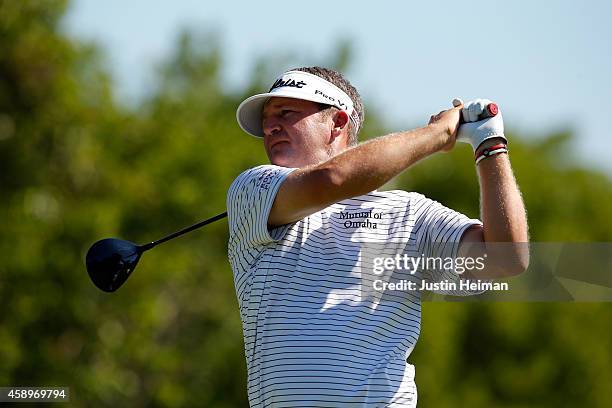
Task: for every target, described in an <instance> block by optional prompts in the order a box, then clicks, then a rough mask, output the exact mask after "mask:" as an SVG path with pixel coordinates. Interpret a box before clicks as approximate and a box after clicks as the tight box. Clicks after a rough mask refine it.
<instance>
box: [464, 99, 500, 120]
mask: <svg viewBox="0 0 612 408" xmlns="http://www.w3.org/2000/svg"><path fill="white" fill-rule="evenodd" d="M498 113H499V108H498V107H497V104H496V103H493V102H491V103H489V104H487V105H486V106H485V108H484V110H483V111H482V113H481V114H480V115H478V119H477V120H476V122H478V121H480V120H485V119H487V118H492V117H493V116H495V115H497V114H498ZM459 123H460V124H461V123H465V120H463V115H459Z"/></svg>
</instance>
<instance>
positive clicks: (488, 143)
mask: <svg viewBox="0 0 612 408" xmlns="http://www.w3.org/2000/svg"><path fill="white" fill-rule="evenodd" d="M500 143H503V144H506V141H505V140H504V139H503V138H501V137H494V138H492V139H487V140H485V141H484V142H482V143H481V144H480V146H478V148H477V149H476V151H475V152H474V153H475V155H476V156H478V155H480V154H481V153H482V151H483V150H485V149H488V148H490V147H492V146H495V145H498V144H500Z"/></svg>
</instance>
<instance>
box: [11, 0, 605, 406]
mask: <svg viewBox="0 0 612 408" xmlns="http://www.w3.org/2000/svg"><path fill="white" fill-rule="evenodd" d="M67 7H68V4H67V2H66V1H60V0H44V1H42V0H39V1H36V0H31V1H10V0H2V1H0V165H1V168H0V198H1V199H0V226H1V228H0V259H1V262H0V310H2V314H1V315H0V385H2V386H9V385H20V386H26V385H31V386H35V385H41V386H42V385H55V386H61V385H67V386H69V387H70V388H71V392H72V405H73V406H78V407H85V406H138V407H145V406H146V407H155V406H164V407H166V406H167V407H181V406H206V407H240V406H247V397H246V367H245V361H244V351H243V343H242V329H241V324H240V317H239V313H238V305H237V301H236V298H235V293H234V287H233V281H232V274H231V270H230V267H229V264H228V262H227V259H226V242H227V226H226V223H225V221H222V222H218V223H216V224H213V225H210V226H208V227H206V229H205V230H202V231H199V232H197V233H193V234H190V235H189V236H186V237H183V238H181V239H178V240H176V241H174V242H169V243H167V244H165V245H164V248H160V249H158V250H156V251H152V252H150V253H147V255H146V257H145V258H144V259H143V260H142V261H141V263H140V265H139V267H138V270H137V272H136V274H135V276H134V277H133V278H132V279H130V281H129V282H128V283H127V284H126V285H125V286H124V287H123V288H121V290H119V291H118V292H117V293H115V294H105V293H101V292H99V291H98V290H97V289H96V288H95V287H94V286H93V285H92V284H91V283H90V281H89V279H88V277H87V274H86V271H85V269H84V266H83V257H84V254H85V252H86V250H87V248H88V247H89V245H90V244H91V243H92V242H94V241H95V240H97V239H99V238H102V237H107V236H117V237H122V238H126V239H130V240H133V241H135V242H146V241H149V240H151V239H154V238H157V237H160V236H162V235H165V234H166V233H169V232H171V231H174V230H176V229H178V228H179V227H182V226H185V225H188V224H191V223H193V222H195V221H197V220H200V219H202V218H206V217H208V216H211V215H214V214H217V213H219V212H222V211H223V210H224V208H225V193H226V189H227V187H228V186H229V185H230V183H231V182H232V180H233V179H234V177H235V176H236V175H237V174H239V173H240V172H241V171H242V170H243V169H245V168H247V167H249V166H253V165H257V164H261V163H265V162H266V157H265V154H264V152H263V149H261V146H260V142H259V141H257V140H255V139H254V138H250V137H247V136H245V135H244V134H243V133H242V132H241V131H240V129H239V128H238V126H237V125H236V121H235V108H236V106H237V105H238V103H239V102H240V101H241V100H242V98H243V97H245V96H246V95H248V94H250V93H251V92H253V91H255V90H256V91H259V90H261V89H263V88H265V87H266V85H267V84H268V82H269V80H270V78H271V77H273V75H274V74H276V73H277V72H276V71H277V67H276V66H274V64H273V63H267V64H266V63H264V62H261V63H260V64H259V65H258V67H257V68H256V69H255V70H254V72H253V73H252V81H251V84H250V85H249V86H247V87H246V88H245V89H244V90H243V92H240V93H229V92H227V91H225V90H224V89H223V87H222V85H221V81H220V73H221V72H222V70H223V59H222V57H223V56H222V53H221V50H220V47H219V43H218V41H217V40H216V39H215V37H214V36H197V35H193V34H190V33H189V32H186V33H185V34H183V35H182V36H181V37H180V38H179V39H178V40H177V44H176V48H175V52H174V54H173V55H170V56H169V57H168V60H167V61H166V63H165V64H164V65H163V67H161V69H160V70H159V80H158V86H157V87H156V89H153V90H151V92H150V94H149V96H148V97H147V98H146V99H145V100H143V101H142V102H141V103H139V104H138V105H137V106H135V107H126V106H124V105H122V104H121V103H119V102H118V101H117V100H116V99H115V97H114V95H113V82H112V79H111V78H110V76H109V74H108V73H107V72H106V70H105V68H104V58H103V56H102V55H101V54H100V53H99V51H98V50H97V49H96V46H95V45H93V44H84V43H81V42H79V41H77V40H75V39H72V38H68V37H67V36H65V35H63V34H62V33H61V31H60V29H59V23H60V22H61V18H62V15H63V14H64V12H65V11H66V8H67ZM338 47H339V51H341V52H338V55H340V57H339V58H338V59H337V60H336V61H329V62H328V63H327V65H332V66H338V67H342V68H345V67H347V64H350V45H349V44H339V45H338ZM509 127H510V129H512V124H509ZM384 131H385V126H384V124H383V123H382V122H381V120H380V118H378V117H377V115H376V113H375V109H369V110H368V117H367V119H366V127H365V129H364V137H365V138H367V137H372V136H377V135H380V134H382V133H383V132H384ZM571 137H572V135H571V133H570V132H566V133H558V134H551V135H550V136H549V137H547V138H545V139H538V140H537V141H528V139H526V138H525V137H521V135H515V134H512V133H511V134H510V140H511V141H512V143H511V149H512V151H511V157H512V162H513V165H514V168H515V170H516V176H517V178H518V181H519V184H520V185H521V189H522V191H523V195H524V197H525V201H526V204H527V208H528V211H529V221H530V229H531V236H532V238H533V240H537V241H610V240H611V235H612V233H611V231H612V220H611V219H610V217H609V214H610V208H611V204H612V182H611V181H610V179H609V178H608V177H607V176H606V175H605V174H601V173H597V172H594V171H591V170H586V169H584V168H581V167H580V166H579V165H576V164H573V163H575V161H574V160H573V158H572V152H571V151H569V150H568V147H567V146H568V140H570V139H571ZM470 153H471V152H470V151H469V148H468V147H467V146H460V147H459V148H457V149H455V150H454V151H453V152H452V153H448V154H440V155H437V156H435V157H432V158H430V159H428V160H425V161H424V162H423V163H420V164H418V165H417V166H415V167H414V168H412V169H410V170H409V171H407V172H405V173H404V174H402V175H401V176H400V177H398V178H397V179H396V180H394V181H393V182H392V184H391V185H390V186H389V188H403V189H409V190H410V189H412V190H415V191H419V192H422V193H424V194H426V195H428V196H430V197H432V198H435V199H437V200H439V201H441V202H443V203H445V204H446V205H448V206H450V207H452V208H455V209H457V210H460V211H463V212H465V213H466V214H468V215H470V216H474V217H477V216H478V185H477V179H476V177H475V171H474V166H473V164H472V161H471V160H470V158H469V155H470ZM611 312H612V308H611V307H610V305H609V304H572V303H566V304H543V303H524V304H517V303H511V304H510V303H508V304H501V303H497V304H491V303H489V304H476V303H474V304H471V303H470V304H466V303H426V304H425V305H424V312H423V329H422V335H421V339H420V340H419V343H418V345H417V347H416V349H415V351H414V353H413V355H412V362H413V363H414V364H415V365H416V366H417V384H418V386H419V401H420V406H421V405H422V406H424V407H456V406H470V407H478V406H499V407H502V406H503V407H533V406H542V407H548V406H550V407H553V406H554V407H557V406H574V405H580V406H585V407H607V406H609V404H610V402H611V401H612V390H610V388H609V384H611V383H612V374H611V373H612V359H610V355H609V346H610V345H611V344H612V329H611V327H612V325H610V321H611Z"/></svg>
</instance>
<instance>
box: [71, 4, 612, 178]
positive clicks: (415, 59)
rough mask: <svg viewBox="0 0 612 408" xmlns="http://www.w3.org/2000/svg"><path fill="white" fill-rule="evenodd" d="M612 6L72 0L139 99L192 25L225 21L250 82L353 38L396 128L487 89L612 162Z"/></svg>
mask: <svg viewBox="0 0 612 408" xmlns="http://www.w3.org/2000/svg"><path fill="white" fill-rule="evenodd" d="M611 15H612V2H608V1H605V0H601V1H584V2H576V1H564V0H563V1H549V0H546V1H537V2H535V1H512V2H502V1H478V2H477V1H462V2H457V1H437V2H409V1H386V0H379V1H377V2H365V1H362V2H359V1H357V2H337V3H333V2H327V1H319V0H311V1H308V2H281V1H277V0H273V1H259V2H244V3H241V2H238V1H232V2H230V1H227V2H222V1H207V2H205V1H197V0H172V1H161V0H146V1H145V0H131V1H127V2H126V1H119V0H106V1H97V0H73V1H72V3H71V6H70V9H69V12H68V15H67V16H66V19H65V20H64V27H65V31H66V32H67V33H68V34H70V35H72V36H74V37H76V38H80V39H83V40H88V41H95V42H96V43H98V44H99V45H100V46H101V47H102V49H103V50H104V52H105V55H106V60H107V64H108V67H109V69H110V70H111V72H112V74H113V77H114V79H115V81H116V84H117V94H118V96H119V98H120V99H121V100H125V101H127V102H128V103H130V102H134V101H138V99H139V98H141V97H142V96H143V95H145V94H146V93H147V90H150V89H152V88H153V86H154V72H155V67H156V66H158V65H159V63H160V62H161V61H163V60H164V58H166V57H167V56H168V55H169V54H170V53H171V52H172V49H173V47H174V45H175V44H176V40H177V38H178V35H179V33H180V32H181V30H182V29H184V28H192V29H196V30H199V31H200V32H204V33H206V32H213V33H217V34H218V36H219V37H220V40H221V44H222V47H223V58H224V61H225V64H224V67H225V72H223V76H222V77H223V82H224V86H225V87H226V88H227V89H228V90H234V89H239V88H240V87H241V86H244V85H245V84H246V83H247V78H248V74H249V73H250V72H251V71H252V69H253V66H254V64H255V62H256V61H257V59H258V58H260V57H262V56H266V55H278V54H284V55H294V56H295V57H294V58H293V59H290V60H289V62H288V63H289V65H287V66H285V65H283V66H279V69H278V73H279V74H280V73H281V72H282V71H283V70H285V69H288V68H292V67H294V66H295V65H318V64H323V63H325V62H326V61H329V60H330V59H331V58H333V53H334V52H335V51H336V50H337V45H338V42H339V41H340V40H348V41H351V43H352V44H353V49H354V58H353V60H352V63H351V66H350V68H349V71H348V72H346V74H347V76H348V78H349V79H350V81H351V82H352V83H353V84H354V85H355V86H356V87H357V89H359V90H360V92H361V94H362V97H363V99H364V101H365V104H366V111H367V107H368V106H375V107H376V111H377V112H379V113H381V114H382V115H383V118H384V119H385V120H386V121H387V124H388V125H389V127H390V128H391V129H392V130H403V129H408V128H413V127H416V126H421V125H424V124H426V122H427V120H428V119H429V116H430V115H431V114H433V113H437V112H438V111H440V110H442V109H446V108H448V107H450V106H451V105H450V104H451V100H452V99H453V97H455V96H459V97H461V98H463V99H464V100H470V99H473V98H488V99H491V100H494V101H495V102H497V103H498V104H499V106H500V108H501V110H502V112H503V115H504V122H505V126H506V129H508V130H510V131H511V132H513V133H520V134H521V135H525V136H526V137H540V136H543V135H546V134H547V133H549V132H553V131H558V130H563V129H568V128H569V129H572V130H573V131H574V132H575V135H576V139H575V142H574V145H573V148H574V150H575V151H576V153H577V155H578V156H579V158H580V159H581V160H582V162H583V163H584V164H586V165H588V166H591V167H595V168H598V169H602V170H604V171H606V172H607V173H608V174H609V175H610V176H612V160H610V159H609V158H608V157H609V156H610V153H612V148H611V147H610V144H609V140H610V133H611V132H610V129H609V126H608V124H607V122H606V120H605V119H606V118H608V117H610V116H611V115H612V80H611V76H612V24H609V22H608V21H607V20H608V19H609V16H611ZM273 79H274V78H270V83H272V82H273ZM263 91H264V90H262V92H263ZM366 120H367V118H366ZM511 146H512V141H510V148H511ZM537 154H538V152H534V160H537Z"/></svg>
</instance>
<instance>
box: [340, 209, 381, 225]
mask: <svg viewBox="0 0 612 408" xmlns="http://www.w3.org/2000/svg"><path fill="white" fill-rule="evenodd" d="M382 216H383V213H382V212H374V210H367V211H340V220H344V222H343V223H342V225H343V226H344V228H347V229H348V228H369V229H377V228H378V223H379V222H380V219H382Z"/></svg>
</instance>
